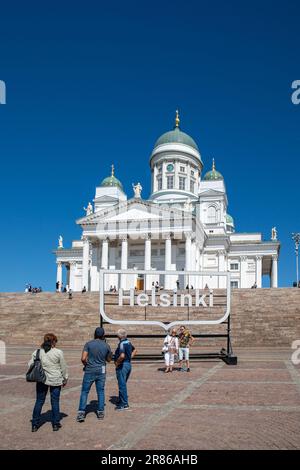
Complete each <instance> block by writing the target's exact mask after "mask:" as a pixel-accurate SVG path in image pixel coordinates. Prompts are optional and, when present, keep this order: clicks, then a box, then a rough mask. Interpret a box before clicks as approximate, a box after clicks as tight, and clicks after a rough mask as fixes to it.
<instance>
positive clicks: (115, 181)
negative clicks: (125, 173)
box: [100, 165, 123, 191]
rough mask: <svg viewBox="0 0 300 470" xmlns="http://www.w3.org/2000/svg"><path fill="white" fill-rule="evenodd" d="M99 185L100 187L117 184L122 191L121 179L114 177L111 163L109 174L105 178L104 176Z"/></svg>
mask: <svg viewBox="0 0 300 470" xmlns="http://www.w3.org/2000/svg"><path fill="white" fill-rule="evenodd" d="M100 186H101V187H105V186H117V187H118V188H120V189H121V190H122V191H123V185H122V183H121V181H120V180H118V178H116V177H115V175H114V166H113V165H112V169H111V175H110V176H107V178H104V180H103V181H102V183H101V184H100Z"/></svg>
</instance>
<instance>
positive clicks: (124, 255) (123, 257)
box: [121, 236, 128, 289]
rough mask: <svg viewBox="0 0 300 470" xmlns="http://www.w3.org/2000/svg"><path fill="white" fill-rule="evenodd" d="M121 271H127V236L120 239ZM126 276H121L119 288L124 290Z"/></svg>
mask: <svg viewBox="0 0 300 470" xmlns="http://www.w3.org/2000/svg"><path fill="white" fill-rule="evenodd" d="M121 269H128V239H127V236H126V237H123V238H122V252H121ZM126 279H127V275H126V274H122V275H121V287H122V289H126V288H127V286H126Z"/></svg>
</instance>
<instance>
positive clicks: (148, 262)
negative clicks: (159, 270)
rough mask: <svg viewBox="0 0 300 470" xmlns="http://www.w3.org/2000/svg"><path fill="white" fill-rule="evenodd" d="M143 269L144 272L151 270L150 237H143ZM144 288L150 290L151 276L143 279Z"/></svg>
mask: <svg viewBox="0 0 300 470" xmlns="http://www.w3.org/2000/svg"><path fill="white" fill-rule="evenodd" d="M144 269H145V271H150V269H151V237H150V235H149V234H148V235H145V259H144ZM144 284H145V285H144V288H145V289H146V290H150V289H151V284H152V276H151V275H149V274H148V275H145V277H144Z"/></svg>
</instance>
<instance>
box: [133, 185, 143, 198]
mask: <svg viewBox="0 0 300 470" xmlns="http://www.w3.org/2000/svg"><path fill="white" fill-rule="evenodd" d="M132 188H133V192H134V197H135V198H139V199H141V193H142V190H143V188H142V185H141V183H138V184H133V183H132Z"/></svg>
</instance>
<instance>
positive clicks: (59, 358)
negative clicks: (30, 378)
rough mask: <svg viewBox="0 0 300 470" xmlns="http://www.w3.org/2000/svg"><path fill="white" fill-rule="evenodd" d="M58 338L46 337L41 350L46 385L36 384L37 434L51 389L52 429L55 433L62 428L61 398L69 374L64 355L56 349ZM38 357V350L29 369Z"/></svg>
mask: <svg viewBox="0 0 300 470" xmlns="http://www.w3.org/2000/svg"><path fill="white" fill-rule="evenodd" d="M56 343H57V337H56V336H55V335H54V334H52V333H49V334H46V335H45V336H44V342H43V344H42V345H41V348H40V361H41V365H42V368H43V370H44V372H45V375H46V381H45V383H42V382H37V384H36V402H35V406H34V409H33V414H32V432H36V431H37V430H38V428H39V426H40V418H41V412H42V408H43V405H44V403H45V400H46V396H47V393H48V389H49V387H50V395H51V408H52V427H53V431H58V430H59V429H60V428H61V424H60V410H59V398H60V392H61V387H64V386H65V385H66V384H67V380H68V372H67V365H66V363H65V360H64V354H63V352H62V351H61V350H60V349H57V348H56ZM36 355H37V350H36V351H34V353H33V354H32V358H31V360H30V361H29V363H28V365H29V367H30V366H31V365H32V364H33V362H34V360H35V358H36Z"/></svg>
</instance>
